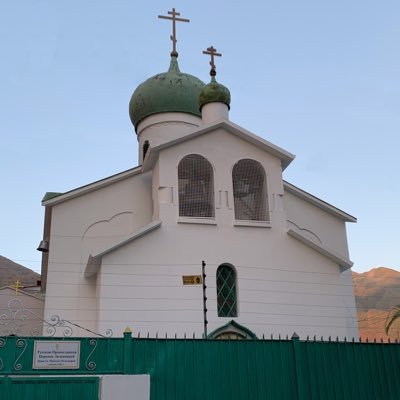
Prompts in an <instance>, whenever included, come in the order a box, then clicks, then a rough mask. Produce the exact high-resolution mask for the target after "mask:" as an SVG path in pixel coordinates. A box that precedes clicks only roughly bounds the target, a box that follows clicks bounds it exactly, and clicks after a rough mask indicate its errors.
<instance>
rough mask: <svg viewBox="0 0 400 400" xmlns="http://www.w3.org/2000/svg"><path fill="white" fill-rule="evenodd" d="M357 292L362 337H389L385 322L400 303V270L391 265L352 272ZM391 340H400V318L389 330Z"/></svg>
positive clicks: (385, 338)
mask: <svg viewBox="0 0 400 400" xmlns="http://www.w3.org/2000/svg"><path fill="white" fill-rule="evenodd" d="M353 283H354V293H355V297H356V306H357V316H358V321H359V329H360V336H361V337H362V338H363V339H365V338H367V337H368V338H369V339H374V338H377V339H381V338H383V339H384V340H387V338H388V337H387V336H386V334H385V321H386V318H387V316H388V313H389V311H390V310H391V309H392V308H393V307H394V306H396V305H398V304H400V272H399V271H395V270H393V269H390V268H385V267H379V268H373V269H371V270H370V271H367V272H364V273H361V274H359V273H357V272H353ZM389 334H390V338H391V339H396V338H397V339H400V336H399V335H400V321H399V322H398V323H396V324H394V325H393V326H392V328H391V329H390V332H389Z"/></svg>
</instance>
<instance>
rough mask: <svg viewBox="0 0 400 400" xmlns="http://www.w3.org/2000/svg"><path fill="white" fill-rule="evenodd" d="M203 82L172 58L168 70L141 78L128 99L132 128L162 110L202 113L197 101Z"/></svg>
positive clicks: (199, 114) (198, 114)
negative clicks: (142, 80) (139, 83)
mask: <svg viewBox="0 0 400 400" xmlns="http://www.w3.org/2000/svg"><path fill="white" fill-rule="evenodd" d="M204 86H205V85H204V82H202V81H201V80H200V79H198V78H196V77H195V76H193V75H189V74H185V73H183V72H181V71H180V70H179V65H178V60H177V58H176V57H171V63H170V66H169V69H168V71H167V72H163V73H161V74H157V75H154V76H152V77H151V78H149V79H147V80H146V81H144V82H143V83H142V84H141V85H139V86H138V87H137V89H136V90H135V91H134V93H133V95H132V98H131V101H130V102H129V116H130V118H131V121H132V123H133V125H134V126H135V129H136V128H137V126H138V125H139V123H140V122H141V121H142V120H143V119H144V118H146V117H148V116H149V115H153V114H158V113H163V112H183V113H188V114H193V115H197V116H198V117H200V116H201V113H200V110H199V104H198V98H199V94H200V91H201V90H202V88H203V87H204Z"/></svg>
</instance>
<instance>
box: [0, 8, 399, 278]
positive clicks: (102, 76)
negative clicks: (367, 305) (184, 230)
mask: <svg viewBox="0 0 400 400" xmlns="http://www.w3.org/2000/svg"><path fill="white" fill-rule="evenodd" d="M171 7H175V8H176V9H177V10H178V11H180V12H181V16H182V17H184V18H190V19H191V23H190V24H179V26H178V51H179V63H180V68H181V70H182V71H184V72H187V73H190V74H192V75H195V76H197V77H199V78H200V79H202V80H204V81H208V79H209V76H208V70H209V68H208V61H209V60H208V58H207V57H205V56H203V55H202V50H203V49H205V48H206V47H208V46H209V45H211V44H212V45H214V47H216V48H217V49H218V50H219V51H221V52H222V53H223V56H222V58H220V59H218V60H217V71H218V76H217V78H218V80H219V81H220V82H221V83H224V84H225V85H226V86H228V87H229V89H230V91H231V95H232V107H231V113H230V118H231V120H232V121H233V122H235V123H237V124H239V125H241V126H243V127H245V128H246V129H248V130H250V131H252V132H253V133H255V134H257V135H259V136H261V137H263V138H265V139H267V140H269V141H271V142H273V143H274V144H276V145H278V146H281V147H283V148H285V149H286V150H288V151H290V152H292V153H294V154H296V159H295V161H294V162H293V163H292V164H291V165H290V166H289V168H288V169H287V170H286V171H285V174H284V177H285V179H286V180H288V181H289V182H291V183H293V184H295V185H297V186H299V187H301V188H302V189H304V190H306V191H309V192H311V193H312V194H314V195H316V196H318V197H320V198H322V199H323V200H325V201H328V202H329V203H331V204H333V205H335V206H337V207H339V208H341V209H343V210H344V211H346V212H348V213H350V214H352V215H354V216H356V217H357V218H358V223H357V224H349V225H348V240H349V246H350V258H351V259H352V260H353V261H354V262H355V267H354V270H355V271H365V270H368V269H370V268H371V267H375V266H387V267H391V268H394V269H398V270H400V262H399V259H400V258H399V255H398V244H399V237H398V228H397V227H398V225H399V222H400V221H399V220H400V217H399V215H400V213H399V211H398V203H399V201H400V183H399V182H400V180H399V179H398V177H397V173H398V172H399V167H398V161H397V156H398V153H399V148H400V113H399V109H400V81H399V71H400V52H399V43H400V24H399V22H398V21H399V17H400V3H399V2H398V1H389V0H382V1H380V2H377V1H370V0H363V1H360V0H346V1H344V0H336V1H321V0H319V1H310V0H308V1H307V0H303V1H294V0H290V1H279V2H278V1H252V0H248V1H246V2H245V3H242V2H237V3H235V2H229V3H228V2H225V1H209V0H205V1H202V2H188V1H177V0H176V1H175V2H174V3H173V4H172V3H170V2H166V1H151V2H135V1H132V0H129V1H128V0H114V1H113V2H110V1H102V0H97V1H94V0H89V1H85V2H82V1H76V0H68V1H66V0H60V1H56V2H55V1H50V0H16V1H13V2H2V3H1V4H0V49H1V62H0V182H1V192H0V193H1V196H0V228H1V229H0V254H1V255H3V256H5V257H8V258H11V259H13V260H14V261H16V262H19V263H21V264H23V265H25V266H27V267H29V268H32V269H35V270H37V271H38V270H39V269H40V258H41V255H40V253H39V252H37V251H36V247H37V245H38V243H39V241H40V239H41V236H42V229H43V213H44V210H43V207H42V206H41V203H40V201H41V198H42V197H43V195H44V193H45V192H47V191H59V192H64V191H67V190H70V189H73V188H75V187H79V186H82V185H84V184H87V183H89V182H93V181H96V180H98V179H101V178H103V177H106V176H109V175H112V174H115V173H117V172H120V171H123V170H126V169H129V168H132V167H133V166H136V165H137V144H136V136H135V133H134V129H133V127H132V125H131V123H130V120H129V116H128V103H129V99H130V96H131V94H132V93H133V91H134V89H135V88H136V86H137V85H138V84H140V83H141V82H142V81H143V80H145V79H146V78H148V77H150V76H151V75H154V74H156V73H159V72H163V71H165V70H166V69H167V67H168V64H169V53H170V50H171V44H170V40H169V35H170V29H171V26H170V23H169V22H167V21H165V20H158V19H157V15H158V14H165V13H166V12H167V11H168V10H170V9H171ZM396 171H397V172H396Z"/></svg>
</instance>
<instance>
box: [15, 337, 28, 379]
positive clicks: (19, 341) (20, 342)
mask: <svg viewBox="0 0 400 400" xmlns="http://www.w3.org/2000/svg"><path fill="white" fill-rule="evenodd" d="M15 344H16V345H17V347H18V348H22V351H21V353H19V355H18V357H17V359H16V360H15V362H14V369H15V370H16V371H20V370H21V369H22V364H21V363H20V362H19V360H20V359H21V357H22V356H23V354H24V353H25V350H26V347H27V346H28V342H27V341H26V339H17V341H16V342H15Z"/></svg>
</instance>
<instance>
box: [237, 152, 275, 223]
mask: <svg viewBox="0 0 400 400" xmlns="http://www.w3.org/2000/svg"><path fill="white" fill-rule="evenodd" d="M232 180H233V199H234V205H235V219H236V220H247V221H268V215H267V190H266V179H265V171H264V168H263V167H262V166H261V164H260V163H259V162H257V161H254V160H249V159H243V160H240V161H239V162H237V163H236V164H235V166H234V167H233V171H232Z"/></svg>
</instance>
